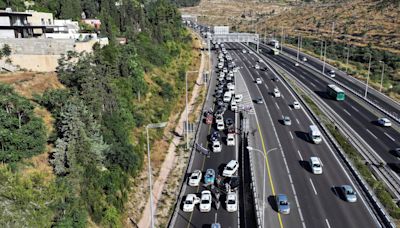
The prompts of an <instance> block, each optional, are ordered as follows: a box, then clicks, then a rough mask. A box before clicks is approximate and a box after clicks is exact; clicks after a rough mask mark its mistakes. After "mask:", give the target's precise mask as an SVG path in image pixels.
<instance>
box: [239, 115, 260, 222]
mask: <svg viewBox="0 0 400 228" xmlns="http://www.w3.org/2000/svg"><path fill="white" fill-rule="evenodd" d="M241 116H242V118H241V119H242V121H241V124H242V129H243V132H242V142H243V143H242V145H243V147H242V151H243V153H245V152H247V153H249V151H248V150H247V148H246V146H247V145H249V143H248V137H247V136H248V134H249V129H247V128H245V127H244V126H249V125H248V124H247V123H246V121H249V119H248V114H246V112H242V115H241ZM249 163H250V175H251V189H252V192H253V201H254V202H253V205H254V209H255V211H256V217H257V227H259V228H261V227H262V226H261V221H262V219H261V212H260V207H259V205H258V202H259V199H258V194H257V187H256V184H255V183H256V178H255V176H254V170H255V169H254V165H253V153H249Z"/></svg>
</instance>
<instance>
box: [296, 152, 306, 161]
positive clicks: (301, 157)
mask: <svg viewBox="0 0 400 228" xmlns="http://www.w3.org/2000/svg"><path fill="white" fill-rule="evenodd" d="M297 153H298V154H299V157H300V159H301V160H302V161H304V160H303V156H301V153H300V150H297Z"/></svg>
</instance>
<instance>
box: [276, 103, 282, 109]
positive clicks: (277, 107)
mask: <svg viewBox="0 0 400 228" xmlns="http://www.w3.org/2000/svg"><path fill="white" fill-rule="evenodd" d="M275 105H276V107H277V108H278V109H279V110H281V109H280V108H279V106H278V104H277V103H276V102H275Z"/></svg>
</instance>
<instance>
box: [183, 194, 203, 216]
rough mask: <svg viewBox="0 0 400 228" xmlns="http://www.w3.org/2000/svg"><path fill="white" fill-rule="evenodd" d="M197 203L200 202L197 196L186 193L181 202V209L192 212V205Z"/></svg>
mask: <svg viewBox="0 0 400 228" xmlns="http://www.w3.org/2000/svg"><path fill="white" fill-rule="evenodd" d="M198 203H200V199H199V197H197V196H196V195H195V194H188V195H187V196H186V199H185V201H184V202H183V211H184V212H192V211H193V210H194V206H195V205H196V204H198Z"/></svg>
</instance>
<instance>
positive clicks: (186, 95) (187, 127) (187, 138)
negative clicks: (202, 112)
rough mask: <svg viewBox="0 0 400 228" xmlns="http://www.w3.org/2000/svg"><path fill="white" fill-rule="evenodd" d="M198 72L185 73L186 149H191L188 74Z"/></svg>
mask: <svg viewBox="0 0 400 228" xmlns="http://www.w3.org/2000/svg"><path fill="white" fill-rule="evenodd" d="M197 72H199V71H198V70H195V71H186V73H185V84H186V92H185V100H186V126H185V127H186V149H189V111H188V109H189V107H188V81H187V75H188V73H197Z"/></svg>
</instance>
